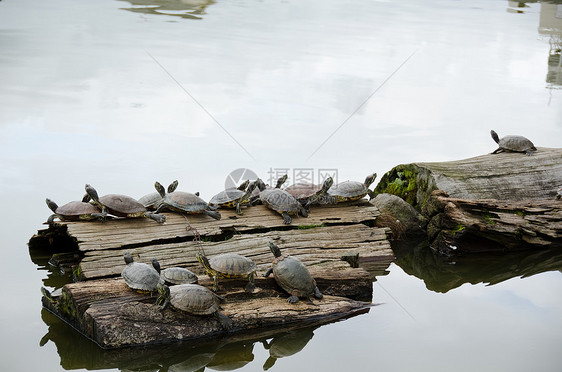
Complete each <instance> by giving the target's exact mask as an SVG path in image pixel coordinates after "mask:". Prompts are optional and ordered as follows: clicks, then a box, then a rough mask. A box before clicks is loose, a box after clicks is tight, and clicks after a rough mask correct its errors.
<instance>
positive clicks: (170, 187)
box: [168, 180, 178, 194]
mask: <svg viewBox="0 0 562 372" xmlns="http://www.w3.org/2000/svg"><path fill="white" fill-rule="evenodd" d="M177 188H178V180H175V181H174V182H172V183H171V184H170V185H168V194H169V193H171V192H174V191H176V189H177Z"/></svg>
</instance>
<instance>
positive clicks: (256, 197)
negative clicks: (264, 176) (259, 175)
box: [250, 174, 289, 205]
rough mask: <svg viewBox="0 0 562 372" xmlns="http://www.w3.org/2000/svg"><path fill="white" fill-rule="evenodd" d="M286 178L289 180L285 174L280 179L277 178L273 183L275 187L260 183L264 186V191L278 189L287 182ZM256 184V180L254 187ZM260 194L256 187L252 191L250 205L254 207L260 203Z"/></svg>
mask: <svg viewBox="0 0 562 372" xmlns="http://www.w3.org/2000/svg"><path fill="white" fill-rule="evenodd" d="M288 178H289V176H288V175H287V174H284V175H282V176H281V177H279V178H278V179H277V182H276V183H275V187H271V186H269V185H266V184H265V183H263V181H262V183H263V184H264V187H265V188H266V189H272V188H275V189H280V188H281V186H283V184H284V183H285V182H287V179H288ZM257 182H258V180H256V185H257ZM260 193H261V190H260V189H259V187H256V188H255V189H254V192H253V193H252V197H251V198H250V205H256V204H260V203H261V200H260Z"/></svg>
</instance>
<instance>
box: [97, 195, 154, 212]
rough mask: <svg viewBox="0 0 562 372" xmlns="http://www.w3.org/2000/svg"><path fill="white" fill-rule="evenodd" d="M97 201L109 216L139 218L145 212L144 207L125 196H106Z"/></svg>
mask: <svg viewBox="0 0 562 372" xmlns="http://www.w3.org/2000/svg"><path fill="white" fill-rule="evenodd" d="M99 201H100V203H101V204H102V205H103V206H105V207H106V208H107V209H108V210H109V212H110V213H111V214H114V215H116V216H119V217H141V216H143V215H144V213H145V212H146V208H145V207H144V205H142V204H141V203H139V201H138V200H136V199H134V198H131V197H130V196H127V195H119V194H107V195H104V196H102V197H101V198H99Z"/></svg>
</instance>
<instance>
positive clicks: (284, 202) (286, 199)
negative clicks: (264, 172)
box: [257, 179, 308, 224]
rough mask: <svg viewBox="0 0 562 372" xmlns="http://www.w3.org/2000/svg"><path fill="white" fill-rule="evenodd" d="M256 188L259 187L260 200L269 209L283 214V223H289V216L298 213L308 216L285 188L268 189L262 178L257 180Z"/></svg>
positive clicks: (290, 219) (290, 220)
mask: <svg viewBox="0 0 562 372" xmlns="http://www.w3.org/2000/svg"><path fill="white" fill-rule="evenodd" d="M257 184H258V188H259V189H260V200H261V202H262V203H263V204H264V205H265V206H267V207H268V208H270V209H273V210H274V211H276V212H278V213H280V214H281V215H282V216H283V223H285V224H290V223H291V222H292V218H291V216H297V215H298V214H300V215H301V216H303V217H308V212H307V211H306V209H305V208H304V207H303V206H302V204H301V203H299V202H298V201H297V199H295V197H294V196H293V195H291V194H289V193H288V192H287V191H285V190H281V189H277V188H275V189H272V188H270V189H268V188H266V187H265V184H264V183H263V181H262V180H260V179H258V180H257Z"/></svg>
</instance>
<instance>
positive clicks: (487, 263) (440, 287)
mask: <svg viewBox="0 0 562 372" xmlns="http://www.w3.org/2000/svg"><path fill="white" fill-rule="evenodd" d="M393 249H394V251H395V253H396V261H395V263H396V264H397V265H398V266H400V267H401V268H402V269H403V270H404V271H405V272H406V273H408V274H410V275H414V276H416V277H418V278H420V279H422V280H423V281H424V282H425V285H426V287H427V289H429V290H431V291H435V292H441V293H445V292H448V291H450V290H451V289H454V288H457V287H460V286H461V285H463V284H464V283H470V284H478V283H484V284H489V285H493V284H497V283H500V282H503V281H506V280H508V279H511V278H515V277H523V278H524V277H529V276H532V275H535V274H539V273H542V272H547V271H556V270H562V251H561V250H560V249H556V248H552V249H541V250H536V251H522V252H513V253H511V254H509V255H505V254H502V253H481V254H478V255H465V256H456V257H454V258H446V257H443V256H442V255H439V254H436V253H435V252H433V251H432V250H431V249H429V248H428V246H427V241H424V242H411V241H410V242H408V241H400V242H394V243H393Z"/></svg>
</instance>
